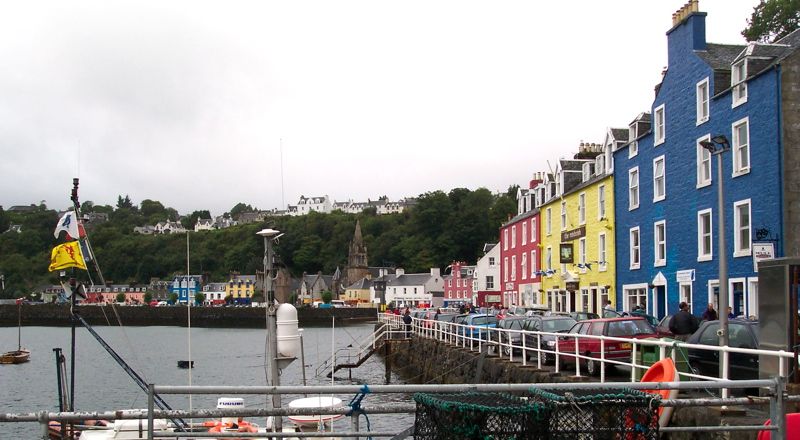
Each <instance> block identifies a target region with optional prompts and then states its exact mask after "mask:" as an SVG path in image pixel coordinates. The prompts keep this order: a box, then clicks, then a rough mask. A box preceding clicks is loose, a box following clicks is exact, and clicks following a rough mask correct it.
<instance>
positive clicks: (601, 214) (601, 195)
mask: <svg viewBox="0 0 800 440" xmlns="http://www.w3.org/2000/svg"><path fill="white" fill-rule="evenodd" d="M605 217H606V186H605V185H598V186H597V219H598V220H603V219H604V218H605Z"/></svg>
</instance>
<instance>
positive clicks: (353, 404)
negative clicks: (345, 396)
mask: <svg viewBox="0 0 800 440" xmlns="http://www.w3.org/2000/svg"><path fill="white" fill-rule="evenodd" d="M371 392H372V391H370V389H369V387H368V386H367V385H366V384H365V385H364V386H363V387H361V392H360V393H358V394H356V395H355V396H353V398H352V399H351V400H350V403H349V404H348V406H350V411H348V412H347V413H346V414H345V415H346V416H347V417H351V416H352V415H353V414H355V415H356V417H359V416H361V415H363V416H364V420H366V421H367V432H370V431H372V429H371V427H370V423H369V416H368V415H367V414H366V413H365V412H364V409H363V408H361V401H362V400H364V397H366V396H367V394H369V393H371ZM367 438H368V439H370V440H372V436H369V437H367Z"/></svg>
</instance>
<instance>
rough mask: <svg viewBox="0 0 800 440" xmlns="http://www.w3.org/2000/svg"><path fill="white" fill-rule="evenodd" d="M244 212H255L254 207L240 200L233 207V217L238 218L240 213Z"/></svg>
mask: <svg viewBox="0 0 800 440" xmlns="http://www.w3.org/2000/svg"><path fill="white" fill-rule="evenodd" d="M243 212H253V207H252V206H250V205H245V204H244V203H241V202H239V203H237V204H236V205H235V206H234V207H233V208H231V217H233V218H234V219H238V218H239V214H241V213H243Z"/></svg>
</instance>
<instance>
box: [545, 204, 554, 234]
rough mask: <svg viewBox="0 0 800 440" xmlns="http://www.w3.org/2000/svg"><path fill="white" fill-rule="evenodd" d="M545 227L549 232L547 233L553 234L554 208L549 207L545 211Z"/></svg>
mask: <svg viewBox="0 0 800 440" xmlns="http://www.w3.org/2000/svg"><path fill="white" fill-rule="evenodd" d="M544 220H545V222H544V228H545V231H546V232H547V235H551V234H552V233H553V209H552V208H547V210H545V212H544Z"/></svg>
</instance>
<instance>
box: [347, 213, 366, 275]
mask: <svg viewBox="0 0 800 440" xmlns="http://www.w3.org/2000/svg"><path fill="white" fill-rule="evenodd" d="M366 276H369V269H368V264H367V245H365V244H364V237H362V236H361V222H360V221H359V220H356V231H355V233H354V234H353V240H352V241H351V242H350V252H349V254H348V255H347V278H346V279H345V287H348V286H350V285H351V284H353V283H355V282H356V281H358V280H360V279H362V278H364V277H366Z"/></svg>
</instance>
